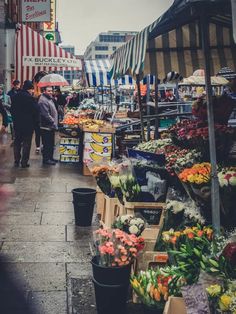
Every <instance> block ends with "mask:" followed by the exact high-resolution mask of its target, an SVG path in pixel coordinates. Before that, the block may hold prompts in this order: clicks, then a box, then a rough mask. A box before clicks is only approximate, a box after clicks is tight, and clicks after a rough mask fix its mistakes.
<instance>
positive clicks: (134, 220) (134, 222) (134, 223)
mask: <svg viewBox="0 0 236 314" xmlns="http://www.w3.org/2000/svg"><path fill="white" fill-rule="evenodd" d="M129 223H130V225H138V221H137V219H135V218H133V219H131V220H130V222H129Z"/></svg>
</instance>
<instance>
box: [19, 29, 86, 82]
mask: <svg viewBox="0 0 236 314" xmlns="http://www.w3.org/2000/svg"><path fill="white" fill-rule="evenodd" d="M81 69H82V64H81V60H79V59H76V58H75V56H73V55H72V54H70V53H69V52H66V51H65V50H64V49H62V48H60V47H58V46H57V45H55V44H54V43H53V42H51V41H49V40H47V39H45V38H44V37H43V36H42V35H40V34H39V33H37V32H35V31H34V30H33V29H31V28H30V27H28V26H26V25H24V24H22V25H20V27H19V29H18V30H17V33H16V45H15V70H16V73H15V77H16V79H18V80H20V82H24V80H32V79H33V78H34V76H35V74H37V73H38V72H40V71H47V72H53V71H61V70H81Z"/></svg>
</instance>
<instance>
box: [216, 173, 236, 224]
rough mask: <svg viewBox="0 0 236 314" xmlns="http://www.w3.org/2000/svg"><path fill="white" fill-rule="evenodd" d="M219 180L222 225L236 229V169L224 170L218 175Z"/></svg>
mask: <svg viewBox="0 0 236 314" xmlns="http://www.w3.org/2000/svg"><path fill="white" fill-rule="evenodd" d="M218 179H219V184H220V196H221V205H222V208H221V209H222V210H221V211H222V213H221V214H222V224H223V226H224V227H225V228H229V229H230V228H235V227H236V213H235V196H236V167H229V168H223V169H222V170H221V171H220V172H219V173H218Z"/></svg>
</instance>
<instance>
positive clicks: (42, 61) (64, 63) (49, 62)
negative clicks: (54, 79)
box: [23, 56, 82, 69]
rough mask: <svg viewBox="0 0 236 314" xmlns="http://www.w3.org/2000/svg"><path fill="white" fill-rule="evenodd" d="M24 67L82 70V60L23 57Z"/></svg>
mask: <svg viewBox="0 0 236 314" xmlns="http://www.w3.org/2000/svg"><path fill="white" fill-rule="evenodd" d="M23 66H33V67H34V66H45V67H62V68H63V67H72V68H80V69H81V68H82V65H81V60H79V59H70V58H61V57H40V56H39V57H35V56H34V57H33V56H32V57H31V56H23Z"/></svg>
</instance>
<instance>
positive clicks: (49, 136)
mask: <svg viewBox="0 0 236 314" xmlns="http://www.w3.org/2000/svg"><path fill="white" fill-rule="evenodd" d="M52 93H53V90H52V87H45V89H44V92H43V94H42V95H41V96H40V98H39V101H38V105H39V110H40V129H41V136H42V142H43V151H42V153H43V164H44V165H52V166H54V165H55V164H56V162H57V160H56V159H54V158H53V152H54V145H55V130H56V129H57V126H58V113H57V109H56V106H55V104H54V101H53V98H52Z"/></svg>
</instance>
